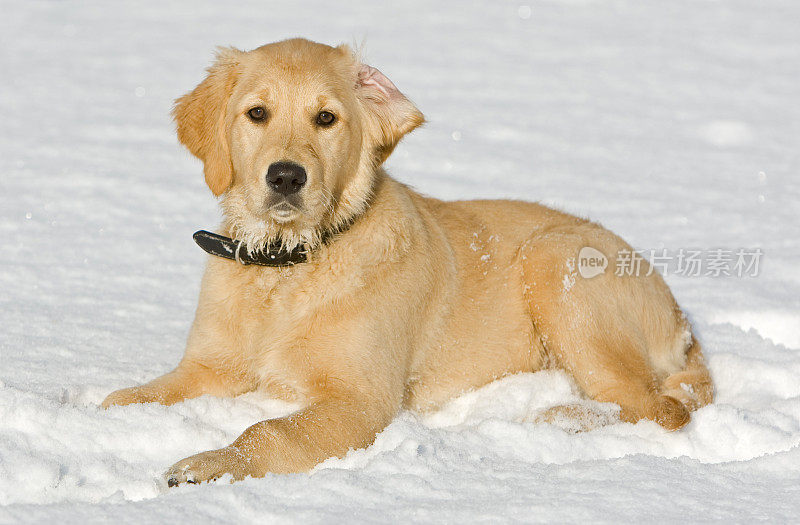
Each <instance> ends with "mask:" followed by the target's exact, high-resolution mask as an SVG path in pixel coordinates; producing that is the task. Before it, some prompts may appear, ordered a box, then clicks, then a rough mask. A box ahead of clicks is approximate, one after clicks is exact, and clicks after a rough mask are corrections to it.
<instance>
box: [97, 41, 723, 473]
mask: <svg viewBox="0 0 800 525" xmlns="http://www.w3.org/2000/svg"><path fill="white" fill-rule="evenodd" d="M254 106H259V107H263V108H264V109H265V110H266V113H267V114H268V118H267V119H266V120H265V121H263V122H253V121H252V119H250V118H248V111H249V110H250V109H251V108H253V107H254ZM323 110H325V111H330V112H332V113H333V114H335V115H336V118H337V120H336V122H335V123H334V125H332V126H330V127H327V128H323V127H320V126H319V125H317V124H318V123H316V122H315V118H316V116H317V114H318V113H319V112H320V111H323ZM174 116H175V120H176V122H177V129H178V137H179V138H180V140H181V142H182V143H183V144H184V145H185V146H186V147H187V148H188V149H189V150H190V151H191V152H192V153H193V154H194V155H196V156H197V157H198V158H199V159H200V160H202V161H203V163H204V170H205V177H206V182H207V183H208V186H209V188H210V189H211V191H212V192H213V193H214V194H215V195H218V196H221V204H222V207H223V210H224V216H225V220H224V223H223V225H222V226H221V228H220V229H221V231H222V232H224V233H225V234H227V235H231V236H233V237H235V238H238V239H240V240H243V241H246V242H247V243H248V245H249V246H250V247H252V248H254V249H259V248H260V247H262V246H264V244H265V243H267V242H270V241H280V242H282V243H283V244H284V245H286V246H287V247H293V246H296V245H298V244H300V243H305V244H307V245H309V246H310V247H311V248H312V250H311V255H310V259H309V261H308V262H307V263H303V264H299V265H296V266H292V267H284V268H270V267H259V266H242V265H240V264H238V263H236V262H234V261H230V260H227V259H222V258H216V257H211V258H210V259H209V260H208V265H207V269H206V272H205V275H204V277H203V282H202V288H201V292H200V299H199V304H198V307H197V313H196V317H195V321H194V323H193V325H192V329H191V332H190V335H189V338H188V342H187V346H186V352H185V355H184V357H183V359H182V360H181V362H180V364H179V365H178V367H177V368H176V369H175V370H174V371H172V372H170V373H168V374H166V375H164V376H162V377H160V378H157V379H155V380H153V381H151V382H150V383H147V384H145V385H142V386H138V387H133V388H127V389H123V390H119V391H116V392H114V393H112V394H111V395H109V396H108V397H107V398H106V400H105V401H104V402H103V406H104V407H108V406H111V405H125V404H129V403H144V402H159V403H163V404H167V405H169V404H172V403H177V402H180V401H182V400H184V399H187V398H192V397H196V396H200V395H204V394H209V395H214V396H236V395H238V394H241V393H244V392H249V391H253V390H261V391H265V392H268V393H270V394H271V395H274V396H279V397H281V398H285V399H291V400H295V401H300V402H302V403H303V405H304V406H305V408H303V409H301V410H300V411H298V412H296V413H294V414H292V415H290V416H287V417H285V418H280V419H273V420H268V421H262V422H260V423H256V424H255V425H253V426H251V427H250V428H248V429H247V430H246V431H245V432H244V433H243V434H242V435H241V437H239V438H238V439H237V440H236V441H235V442H234V443H233V444H231V445H230V446H228V447H225V448H223V449H220V450H214V451H208V452H203V453H200V454H197V455H195V456H192V457H190V458H187V459H185V460H182V461H179V462H178V463H176V464H175V465H174V466H173V467H172V468H171V469H170V470H169V471H168V472H167V477H168V478H169V479H170V480H171V483H177V482H185V481H193V482H197V481H202V480H209V479H214V478H216V477H218V476H220V475H222V474H225V473H230V474H232V475H233V477H234V478H235V479H241V478H243V477H245V476H248V475H250V476H263V475H264V474H265V473H267V472H297V471H306V470H308V469H310V468H312V467H313V466H314V465H316V464H317V463H319V462H320V461H322V460H324V459H326V458H328V457H332V456H342V455H343V454H345V453H346V452H347V450H348V449H351V448H360V447H366V446H368V445H369V444H370V443H371V442H372V441H373V440H374V438H375V435H376V433H378V432H380V431H381V430H382V429H383V428H384V427H385V426H386V425H387V424H389V422H390V421H392V419H393V418H394V417H395V415H396V414H397V413H398V411H400V410H401V409H403V408H406V409H412V410H429V409H433V408H436V407H437V406H439V405H440V404H441V403H443V402H444V401H446V400H448V399H451V398H452V397H453V396H456V395H458V394H459V393H461V392H464V391H466V390H469V389H473V388H477V387H480V386H482V385H485V384H486V383H488V382H490V381H492V380H494V379H497V378H499V377H502V376H504V375H508V374H513V373H517V372H532V371H536V370H541V369H542V368H544V367H547V366H557V367H560V368H563V369H565V370H567V371H568V372H569V373H570V374H571V375H572V376H573V377H574V379H575V381H576V382H577V384H578V385H579V386H580V387H581V388H582V389H583V390H584V391H585V393H586V394H587V395H588V396H590V397H591V398H593V399H597V400H600V401H608V402H613V403H617V404H619V406H620V407H621V412H620V417H621V418H622V419H623V420H624V421H631V422H634V421H637V420H639V419H642V418H647V419H651V420H654V421H656V422H658V423H659V424H660V425H662V426H663V427H664V428H666V429H670V430H672V429H677V428H680V427H682V426H683V425H685V424H686V423H687V422H688V421H689V411H690V410H694V409H696V408H697V407H699V406H702V405H705V404H707V403H709V402H711V400H712V395H713V387H712V383H711V379H710V376H709V374H708V371H707V369H706V368H705V366H704V364H703V357H702V354H701V350H700V346H699V344H698V343H697V340H696V339H694V338H693V337H692V335H691V332H690V327H689V325H688V323H687V321H686V319H685V317H684V315H683V314H682V313H681V311H680V309H679V308H678V306H677V304H676V303H675V300H674V299H673V297H672V295H671V293H670V291H669V289H668V288H667V286H666V284H665V283H664V281H663V280H662V278H661V277H660V276H659V275H658V274H657V273H652V274H651V275H649V276H646V275H644V274H645V273H647V272H646V271H645V272H643V273H642V274H640V275H639V276H623V277H619V276H616V275H614V272H613V268H614V267H615V266H614V265H615V257H616V254H617V253H618V252H619V251H620V250H623V249H630V247H629V246H628V245H627V244H626V243H625V242H624V241H623V240H621V239H620V238H619V237H617V236H616V235H614V234H613V233H611V232H609V231H607V230H605V229H603V228H602V227H601V226H599V225H597V224H595V223H592V222H589V221H587V220H584V219H580V218H577V217H573V216H570V215H567V214H564V213H561V212H558V211H555V210H552V209H550V208H546V207H544V206H541V205H538V204H533V203H527V202H518V201H470V202H443V201H440V200H437V199H433V198H429V197H425V196H422V195H420V194H418V193H416V192H415V191H413V190H412V189H410V188H408V187H407V186H405V185H403V184H400V183H399V182H397V181H395V180H394V179H392V178H391V177H390V176H389V175H387V173H386V172H385V171H384V170H383V169H382V168H381V163H382V162H383V161H384V160H385V159H386V157H388V155H389V154H390V153H391V151H392V150H393V149H394V147H395V146H396V145H397V143H398V141H399V140H400V139H401V138H402V137H403V135H405V134H406V133H408V132H409V131H411V130H413V129H414V128H416V127H417V126H419V125H420V124H421V123H422V122H423V116H422V114H421V113H420V112H419V111H418V110H417V108H416V107H414V105H413V104H412V103H411V102H410V101H409V100H408V99H407V98H405V97H404V96H403V95H402V94H401V93H400V92H399V91H397V90H396V88H395V87H394V85H393V84H391V82H389V81H388V79H386V78H385V77H384V76H383V75H381V74H380V73H379V72H377V70H374V69H372V68H369V67H368V66H364V65H362V64H361V63H360V62H359V60H358V59H357V58H355V57H354V56H353V54H352V53H351V52H350V51H349V49H347V48H346V47H344V46H340V47H337V48H333V47H329V46H325V45H321V44H316V43H313V42H309V41H307V40H302V39H295V40H288V41H283V42H278V43H275V44H270V45H266V46H263V47H260V48H258V49H256V50H254V51H250V52H242V51H238V50H235V49H224V50H222V51H221V52H220V53H219V56H218V59H217V61H216V63H215V64H214V65H213V66H212V67H211V68H210V69H209V73H208V77H207V78H206V79H205V80H204V81H203V82H202V83H201V84H200V85H199V86H197V88H195V89H194V91H192V92H191V93H189V94H187V95H185V96H183V97H181V98H180V99H178V101H177V104H176V107H175V111H174ZM281 160H290V161H293V162H295V163H297V164H300V165H302V166H304V167H305V169H306V170H307V172H308V181H307V183H306V185H305V186H304V187H303V188H302V190H301V191H300V192H299V194H298V195H297V197H296V198H295V200H294V201H290V202H289V204H291V206H290V205H289V204H287V203H286V202H283V201H284V199H283V198H282V197H281V196H280V195H277V194H276V193H275V192H272V191H271V190H270V189H269V188H268V187H267V184H266V183H265V173H266V171H267V168H268V166H270V164H272V163H273V162H276V161H281ZM351 222H352V225H350V223H351ZM348 225H349V227H348ZM331 229H333V230H338V229H343V231H342V232H341V233H339V234H338V235H336V236H335V238H334V239H333V240H332V241H331V242H328V243H322V242H320V237H321V234H322V232H324V231H326V230H331ZM584 246H591V247H593V248H595V249H597V250H599V251H601V252H603V253H604V254H605V255H606V256H608V258H609V267H610V268H611V269H612V271H607V272H605V273H603V274H601V275H599V276H597V277H594V278H591V279H584V278H581V277H580V276H577V275H576V273H575V258H576V256H577V254H578V252H579V250H580V249H581V248H582V247H584ZM643 268H644V269H645V270H646V269H647V263H646V262H644V263H643ZM560 408H561V409H563V411H564V412H565V413H571V410H572V408H573V407H560ZM554 410H556V411H558V410H559V407H557V408H556V409H554ZM551 413H552V412H551Z"/></svg>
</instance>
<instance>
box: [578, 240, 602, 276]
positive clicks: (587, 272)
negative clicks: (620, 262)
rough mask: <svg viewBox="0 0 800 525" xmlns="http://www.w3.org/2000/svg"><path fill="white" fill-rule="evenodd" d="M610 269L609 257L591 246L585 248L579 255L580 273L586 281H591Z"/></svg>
mask: <svg viewBox="0 0 800 525" xmlns="http://www.w3.org/2000/svg"><path fill="white" fill-rule="evenodd" d="M606 268H608V257H606V256H605V255H603V252H601V251H600V250H596V249H594V248H592V247H591V246H584V247H583V248H581V251H580V253H579V254H578V272H580V274H581V277H583V278H584V279H591V278H592V277H597V276H598V275H600V274H601V273H604V272H605V271H606Z"/></svg>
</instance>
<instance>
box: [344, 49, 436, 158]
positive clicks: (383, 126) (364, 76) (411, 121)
mask: <svg viewBox="0 0 800 525" xmlns="http://www.w3.org/2000/svg"><path fill="white" fill-rule="evenodd" d="M356 94H357V96H358V98H359V100H360V101H361V103H362V105H363V106H364V108H365V109H366V110H367V112H368V113H369V114H370V115H371V117H373V118H371V119H370V120H371V121H372V122H371V124H372V125H371V126H370V128H371V129H370V133H372V134H373V140H374V141H375V145H376V154H377V156H378V163H382V162H383V161H384V160H386V158H387V157H388V156H389V155H390V154H391V153H392V151H393V150H394V148H395V146H397V143H398V142H400V139H402V138H403V136H404V135H405V134H406V133H409V132H411V131H413V130H414V129H415V128H417V127H418V126H419V125H421V124H422V123H424V122H425V116H424V115H423V114H422V113H421V112H420V110H418V109H417V107H416V106H415V105H414V104H413V103H412V102H411V101H410V100H408V99H407V98H406V96H405V95H403V94H402V93H401V92H400V90H399V89H397V87H396V86H395V85H394V84H393V83H392V81H391V80H389V79H388V78H386V76H385V75H384V74H383V73H381V72H380V71H378V70H377V69H375V68H374V67H370V66H368V65H365V64H360V65H358V80H357V82H356Z"/></svg>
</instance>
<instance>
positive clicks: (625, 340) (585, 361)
mask: <svg viewBox="0 0 800 525" xmlns="http://www.w3.org/2000/svg"><path fill="white" fill-rule="evenodd" d="M565 230H566V228H565ZM587 239H588V240H587ZM589 242H593V243H595V245H597V244H600V245H601V246H603V247H604V248H605V249H606V251H607V252H609V253H611V252H612V250H614V251H616V250H617V249H619V247H620V246H622V247H624V246H625V245H624V244H622V243H621V241H620V242H619V243H617V241H616V239H615V238H614V237H613V236H611V235H610V234H608V233H607V232H603V231H602V230H600V229H599V228H597V227H595V226H593V225H585V226H576V227H573V228H571V229H570V230H569V231H554V232H549V233H547V234H543V235H540V236H538V237H536V238H534V239H531V240H530V241H529V242H528V243H527V244H526V245H524V246H523V247H522V249H521V250H520V261H521V264H522V268H523V277H524V280H525V283H526V291H525V297H526V300H527V302H528V305H529V311H530V313H531V317H532V319H533V321H534V323H535V324H536V327H537V329H538V330H539V332H540V333H541V337H542V343H543V345H544V347H545V348H546V350H547V352H548V353H549V354H550V356H551V357H553V358H554V359H555V361H556V362H557V363H558V364H559V365H560V366H561V367H563V368H565V369H566V370H567V371H568V372H570V373H571V375H572V376H573V377H574V378H575V380H576V382H577V383H578V385H579V386H580V387H581V388H582V389H583V391H584V392H586V394H588V395H589V396H591V397H592V398H593V399H596V400H598V401H603V402H612V403H616V404H618V405H619V406H620V408H621V410H620V418H621V419H623V420H624V421H630V422H635V421H638V420H639V419H642V418H646V419H651V420H654V421H656V422H657V423H659V424H660V425H661V426H663V427H664V428H666V429H669V430H675V429H678V428H681V427H682V426H684V425H685V424H686V423H688V421H689V410H688V407H686V406H684V404H683V403H681V401H680V400H678V399H676V398H675V397H673V396H671V395H665V393H664V392H662V391H661V384H660V380H659V377H658V374H657V373H656V370H655V368H654V367H653V364H652V363H651V359H650V358H649V357H648V355H649V354H648V351H649V350H650V349H649V348H648V346H647V345H648V341H649V340H652V339H654V337H653V334H654V333H665V334H671V335H670V337H664V340H665V341H666V340H674V339H675V338H678V337H679V334H680V333H681V331H682V330H683V325H681V324H680V323H679V322H678V319H677V317H676V316H675V313H674V302H673V301H672V300H671V295H670V294H669V292H668V290H666V286H665V285H663V286H662V284H663V283H661V284H659V282H657V281H655V279H657V276H655V275H652V276H649V277H646V276H641V277H616V276H614V275H613V274H611V272H609V273H606V274H604V275H600V276H596V277H594V278H591V279H585V278H582V277H580V275H578V274H577V268H576V266H575V257H576V255H577V254H578V252H579V250H580V249H581V247H582V246H586V245H588V243H589ZM602 243H605V244H602ZM570 258H571V261H570ZM612 268H613V266H612ZM645 270H646V268H645ZM625 279H627V280H625ZM634 279H639V280H634ZM648 279H649V280H648Z"/></svg>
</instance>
